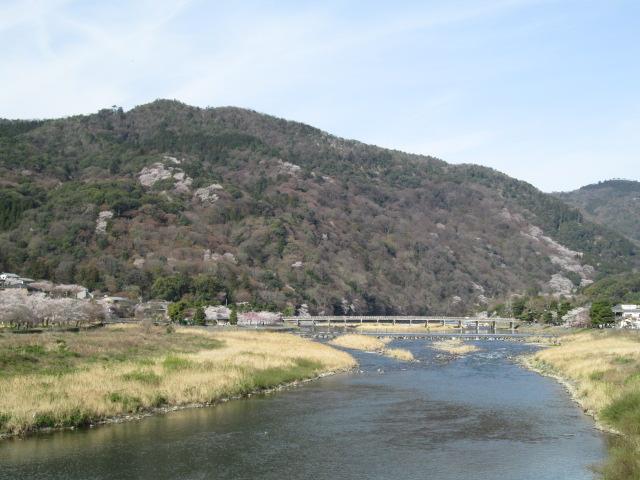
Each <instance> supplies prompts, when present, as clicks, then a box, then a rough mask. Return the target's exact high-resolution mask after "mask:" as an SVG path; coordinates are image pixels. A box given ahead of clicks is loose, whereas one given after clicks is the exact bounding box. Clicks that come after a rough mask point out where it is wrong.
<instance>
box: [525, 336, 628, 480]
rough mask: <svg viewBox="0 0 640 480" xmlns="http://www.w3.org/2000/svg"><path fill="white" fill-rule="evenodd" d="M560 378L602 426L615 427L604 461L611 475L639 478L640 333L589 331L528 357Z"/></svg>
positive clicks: (539, 368) (537, 368) (608, 476)
mask: <svg viewBox="0 0 640 480" xmlns="http://www.w3.org/2000/svg"><path fill="white" fill-rule="evenodd" d="M524 363H525V365H526V366H528V367H529V368H531V369H533V370H535V371H537V372H539V373H541V374H543V375H548V376H551V377H553V378H555V379H556V380H558V381H560V382H561V383H562V384H563V385H564V386H565V387H566V388H567V390H568V391H569V392H570V394H571V395H572V397H573V398H574V400H575V401H576V402H578V403H579V404H580V405H581V406H582V408H583V410H584V411H585V412H586V413H588V414H590V415H591V416H593V417H594V419H595V421H596V422H597V425H598V427H599V428H601V429H603V430H606V431H609V432H612V433H616V434H617V436H616V437H615V438H614V439H613V440H612V442H611V447H610V451H609V459H608V460H607V462H606V464H605V465H604V466H603V467H602V476H603V478H605V479H607V480H622V479H631V478H640V335H638V332H622V331H586V332H580V333H576V334H570V335H565V336H563V337H562V339H561V344H560V345H557V346H551V347H549V348H545V349H543V350H540V351H538V352H537V353H535V354H534V355H532V356H530V357H528V358H526V359H525V360H524Z"/></svg>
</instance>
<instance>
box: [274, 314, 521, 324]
mask: <svg viewBox="0 0 640 480" xmlns="http://www.w3.org/2000/svg"><path fill="white" fill-rule="evenodd" d="M284 321H285V322H296V323H299V322H315V323H330V322H333V323H431V322H441V323H442V322H444V323H476V322H479V323H493V322H495V323H508V324H513V323H519V321H518V320H516V319H515V318H504V317H490V318H487V317H444V316H414V315H393V316H373V315H343V316H341V315H318V316H313V317H284Z"/></svg>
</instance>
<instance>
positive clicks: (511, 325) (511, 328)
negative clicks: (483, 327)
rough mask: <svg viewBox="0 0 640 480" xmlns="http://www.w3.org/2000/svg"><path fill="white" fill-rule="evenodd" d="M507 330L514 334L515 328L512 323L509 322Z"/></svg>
mask: <svg viewBox="0 0 640 480" xmlns="http://www.w3.org/2000/svg"><path fill="white" fill-rule="evenodd" d="M509 329H510V330H511V333H514V330H515V327H514V323H513V322H509Z"/></svg>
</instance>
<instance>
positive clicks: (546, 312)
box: [490, 296, 573, 325]
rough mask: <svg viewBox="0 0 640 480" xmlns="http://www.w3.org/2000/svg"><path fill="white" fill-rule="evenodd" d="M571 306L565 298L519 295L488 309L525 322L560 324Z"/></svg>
mask: <svg viewBox="0 0 640 480" xmlns="http://www.w3.org/2000/svg"><path fill="white" fill-rule="evenodd" d="M572 308H573V305H572V303H571V302H570V301H568V300H567V299H565V298H560V299H558V298H555V297H551V296H519V297H514V298H513V299H512V300H510V301H509V302H507V303H500V304H498V305H495V306H494V307H493V308H492V309H490V311H491V312H492V314H493V315H495V316H500V317H513V318H517V319H519V320H523V321H525V322H538V323H546V324H550V325H560V324H562V323H563V320H562V317H564V316H565V315H566V314H567V313H568V312H569V310H571V309H572Z"/></svg>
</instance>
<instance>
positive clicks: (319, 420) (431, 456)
mask: <svg viewBox="0 0 640 480" xmlns="http://www.w3.org/2000/svg"><path fill="white" fill-rule="evenodd" d="M476 343H477V345H479V346H480V348H481V350H480V351H479V352H476V353H472V354H470V355H468V356H466V357H463V358H458V359H453V360H446V359H444V358H442V357H441V356H439V354H438V353H437V352H435V351H434V350H432V349H431V348H429V347H428V345H429V342H428V341H425V340H398V341H395V342H394V345H393V346H398V347H402V348H409V349H410V350H411V351H412V352H413V353H414V355H415V356H416V358H418V359H420V362H419V363H411V364H406V363H402V362H398V361H395V360H390V359H387V358H385V357H382V356H380V355H376V354H371V353H355V355H356V356H357V358H358V360H359V361H360V369H359V370H360V371H359V372H357V373H350V374H340V375H335V376H332V377H326V378H323V379H320V380H318V381H315V382H310V383H306V384H304V385H302V386H300V387H298V388H294V389H290V390H287V391H283V392H278V393H274V394H269V395H263V396H254V397H252V398H250V399H246V400H239V401H233V402H229V403H225V404H222V405H218V406H216V407H209V408H199V409H190V410H183V411H179V412H174V413H171V414H167V415H162V416H157V417H150V418H147V419H144V420H143V421H137V422H130V423H121V424H112V425H106V426H102V427H98V428H95V429H88V430H77V431H65V432H56V433H52V434H42V435H37V436H32V437H29V438H26V439H16V440H7V441H2V442H0V478H1V479H45V478H46V479H70V478H73V479H118V480H120V479H124V478H139V479H173V478H176V479H177V478H180V479H278V480H282V479H315V480H321V479H327V480H329V479H331V480H335V479H363V480H364V479H390V480H395V479H437V480H449V479H452V480H453V479H455V480H462V479H471V480H475V479H477V480H480V479H482V480H495V479H504V480H545V479H548V480H559V479H563V480H579V479H591V478H593V477H594V475H593V474H592V472H591V469H590V466H591V465H593V464H597V463H598V462H600V461H601V460H602V459H603V458H604V455H605V442H604V437H603V436H602V435H601V434H600V433H599V432H598V431H597V430H595V429H594V426H593V422H592V421H591V420H590V419H589V418H588V417H586V416H585V415H584V414H583V413H582V412H581V411H580V409H579V408H578V407H577V406H576V405H575V404H573V403H572V402H571V399H570V398H569V396H568V395H567V393H566V392H565V391H564V389H563V388H562V387H561V386H560V385H558V384H557V383H555V382H554V381H553V380H551V379H549V378H545V377H541V376H539V375H537V374H535V373H532V372H529V371H527V370H525V369H523V368H521V367H519V366H518V365H516V364H515V363H514V362H513V361H512V360H511V359H512V357H513V356H514V355H517V354H519V353H522V352H524V351H527V350H530V349H531V348H532V347H529V346H526V345H523V344H519V343H512V342H503V341H488V340H484V341H479V342H476Z"/></svg>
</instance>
